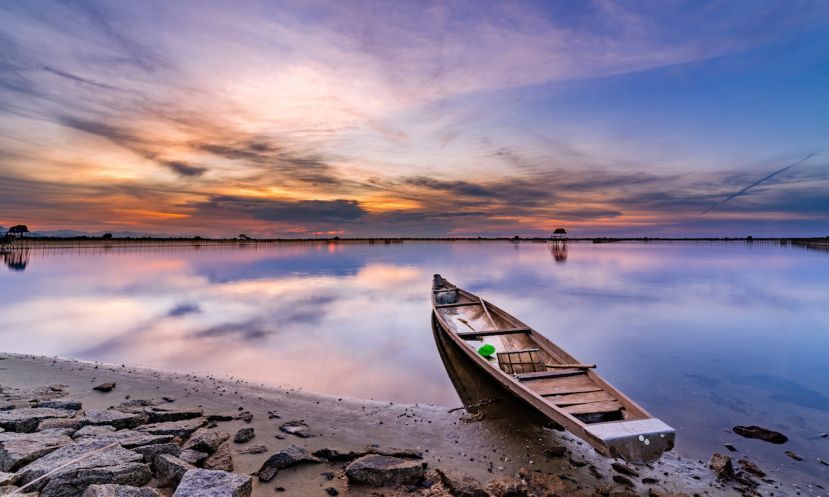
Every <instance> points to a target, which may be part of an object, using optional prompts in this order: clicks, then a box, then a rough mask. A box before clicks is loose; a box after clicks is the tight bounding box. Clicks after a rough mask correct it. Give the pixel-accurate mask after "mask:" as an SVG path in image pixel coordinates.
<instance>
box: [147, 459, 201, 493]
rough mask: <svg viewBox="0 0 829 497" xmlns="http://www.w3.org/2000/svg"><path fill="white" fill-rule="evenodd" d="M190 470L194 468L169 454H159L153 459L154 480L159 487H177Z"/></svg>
mask: <svg viewBox="0 0 829 497" xmlns="http://www.w3.org/2000/svg"><path fill="white" fill-rule="evenodd" d="M191 469H196V467H195V466H193V465H192V464H189V463H187V462H185V461H182V460H181V459H179V458H178V457H176V456H173V455H170V454H161V455H160V456H158V457H156V458H155V478H156V480H158V485H159V486H161V487H171V488H176V487H178V484H179V482H180V481H181V479H182V478H183V477H184V474H185V473H187V472H188V471H190V470H191Z"/></svg>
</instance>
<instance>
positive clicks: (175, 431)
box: [136, 418, 206, 438]
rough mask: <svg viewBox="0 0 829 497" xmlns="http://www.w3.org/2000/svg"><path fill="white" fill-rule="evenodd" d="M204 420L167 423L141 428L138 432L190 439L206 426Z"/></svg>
mask: <svg viewBox="0 0 829 497" xmlns="http://www.w3.org/2000/svg"><path fill="white" fill-rule="evenodd" d="M205 423H206V420H205V419H204V418H192V419H183V420H180V421H165V422H161V423H152V424H148V425H143V426H139V427H138V428H136V430H137V431H144V432H147V433H150V434H153V435H172V436H174V437H181V438H185V437H189V436H190V435H192V434H193V432H195V431H196V430H198V429H199V428H201V427H202V426H204V424H205Z"/></svg>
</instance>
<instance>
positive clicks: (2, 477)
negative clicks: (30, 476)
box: [0, 472, 20, 487]
mask: <svg viewBox="0 0 829 497" xmlns="http://www.w3.org/2000/svg"><path fill="white" fill-rule="evenodd" d="M18 478H20V477H19V476H17V475H16V474H14V473H3V472H0V487H2V486H5V485H14V484H15V483H17V480H18Z"/></svg>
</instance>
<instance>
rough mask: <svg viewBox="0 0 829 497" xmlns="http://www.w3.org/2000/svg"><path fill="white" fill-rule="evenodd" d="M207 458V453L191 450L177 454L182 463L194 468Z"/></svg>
mask: <svg viewBox="0 0 829 497" xmlns="http://www.w3.org/2000/svg"><path fill="white" fill-rule="evenodd" d="M265 451H266V452H267V449H265ZM208 456H210V454H208V453H207V452H201V451H198V450H193V449H184V450H182V451H181V454H179V456H178V457H179V459H181V460H182V461H185V462H187V463H189V464H192V465H194V466H198V465H199V464H201V463H202V462H204V460H205V459H207V457H208Z"/></svg>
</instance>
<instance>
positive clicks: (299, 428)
mask: <svg viewBox="0 0 829 497" xmlns="http://www.w3.org/2000/svg"><path fill="white" fill-rule="evenodd" d="M279 430H280V431H283V432H285V433H288V434H290V435H296V436H298V437H300V438H310V437H312V436H313V435H311V434H310V433H308V430H309V427H308V425H307V424H305V421H302V420H301V419H300V420H297V421H288V422H287V423H283V424H282V425H281V426H280V427H279Z"/></svg>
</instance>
